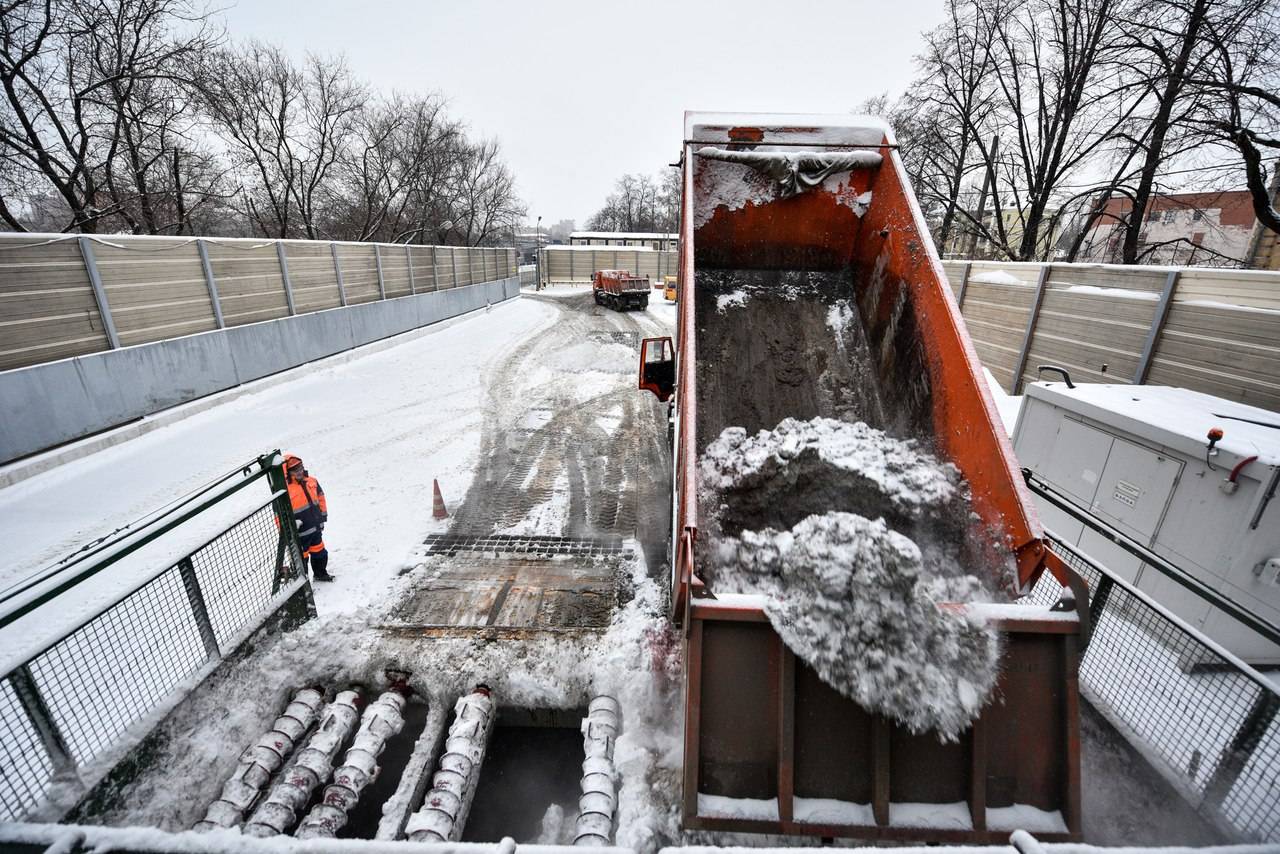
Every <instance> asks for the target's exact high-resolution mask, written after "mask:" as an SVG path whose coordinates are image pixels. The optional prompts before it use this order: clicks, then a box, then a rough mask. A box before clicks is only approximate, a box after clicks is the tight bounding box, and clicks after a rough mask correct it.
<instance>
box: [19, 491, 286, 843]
mask: <svg viewBox="0 0 1280 854" xmlns="http://www.w3.org/2000/svg"><path fill="white" fill-rule="evenodd" d="M279 544H280V532H279V528H278V527H277V525H276V521H275V512H274V510H273V507H272V505H271V504H270V503H267V504H265V505H263V506H261V507H259V508H258V509H257V510H255V511H253V512H252V513H251V514H249V515H248V516H246V517H245V518H243V519H241V520H240V521H239V522H237V523H236V524H235V525H233V526H231V527H230V528H228V529H227V530H225V531H223V532H222V533H221V534H219V535H218V536H217V537H216V538H214V539H213V540H212V541H210V542H209V543H207V544H205V545H204V546H202V547H201V548H199V549H197V550H196V551H195V552H193V553H192V554H191V555H189V556H188V557H187V558H184V559H183V560H182V561H179V562H178V563H177V564H175V565H174V566H172V567H170V568H169V569H167V570H165V571H164V572H163V573H161V574H160V575H158V576H156V577H155V578H153V579H152V580H150V581H148V582H146V583H145V584H144V585H143V586H141V587H139V588H138V589H137V590H135V591H134V592H133V593H131V594H129V595H128V596H127V597H125V598H124V599H122V600H121V601H119V602H117V603H116V604H114V605H112V606H111V607H110V608H108V609H107V610H105V611H103V612H102V613H101V614H99V615H98V616H96V617H94V618H92V619H91V620H89V621H88V622H86V623H84V624H83V625H81V626H80V627H79V628H77V629H75V630H74V631H72V632H71V633H70V634H68V635H66V636H65V637H63V638H62V639H61V640H60V641H58V642H57V643H56V644H54V645H53V646H52V647H50V648H48V649H46V650H45V651H44V652H41V653H40V654H38V655H36V656H35V657H33V658H32V659H30V660H29V661H28V662H27V663H26V666H27V668H28V670H29V671H30V674H31V677H32V682H33V683H34V687H35V689H36V690H37V691H38V692H39V697H40V699H41V700H42V701H43V704H44V707H45V709H46V710H47V713H48V717H49V719H50V720H51V722H52V724H53V726H55V727H56V728H57V731H58V732H59V733H60V734H61V736H62V739H63V740H64V741H65V743H66V747H67V751H68V752H69V754H70V759H71V761H73V762H74V763H75V764H76V765H77V766H83V765H85V764H87V763H89V762H91V761H93V760H95V759H97V758H98V757H100V756H102V754H103V753H104V751H106V750H107V749H108V748H110V747H112V746H113V745H115V744H117V743H118V742H119V740H120V738H121V736H122V735H124V734H125V732H126V731H127V730H128V729H129V728H130V727H131V726H133V725H135V724H137V723H138V722H139V721H141V720H142V719H144V718H146V717H147V716H149V715H151V714H152V713H153V712H155V710H156V708H157V707H158V706H159V705H160V704H161V703H162V702H164V701H165V700H166V698H168V697H170V696H172V695H173V693H174V691H175V690H176V689H178V688H179V687H181V686H182V684H183V682H184V681H186V680H188V679H190V678H191V677H192V676H194V675H195V674H196V673H198V672H199V671H200V670H201V668H203V667H204V666H205V665H206V664H208V663H209V662H210V661H211V660H213V659H215V658H216V657H217V656H218V654H219V649H218V648H219V647H220V646H222V645H225V644H227V643H228V642H229V641H230V640H231V639H232V638H234V637H235V636H236V635H237V634H238V633H239V632H241V631H242V630H243V629H244V628H245V627H246V626H247V625H249V624H250V623H251V622H253V621H254V620H255V618H257V619H259V620H260V619H261V618H262V617H263V616H264V615H265V612H266V611H267V609H268V607H269V606H270V605H271V604H272V603H273V601H274V598H275V592H276V589H277V585H278V584H282V583H283V582H284V581H285V580H288V579H292V578H295V577H296V574H297V572H298V571H299V570H300V569H301V561H300V560H299V558H298V556H297V554H296V551H295V550H294V549H292V548H290V549H288V550H286V551H285V552H284V556H283V563H284V565H285V571H284V572H283V573H281V574H278V568H277V555H278V554H279V553H280V552H279V548H280V545H279ZM184 573H185V574H186V579H185V583H184ZM205 621H207V622H205ZM20 672H21V670H20V669H19V671H16V672H15V674H10V675H9V676H8V677H6V678H5V679H4V680H3V681H2V682H0V728H2V729H0V744H2V747H0V757H3V760H4V763H3V767H2V768H0V820H7V819H18V818H21V817H22V816H23V815H25V814H26V813H27V812H28V811H30V810H31V809H32V808H33V807H34V806H36V805H38V804H40V803H41V801H42V800H43V799H44V797H45V796H46V794H47V793H48V790H49V786H50V783H51V780H52V775H53V769H54V765H53V760H52V758H51V757H50V756H49V754H48V751H47V750H46V748H45V746H44V742H43V741H42V740H41V738H40V734H39V731H38V730H37V729H36V727H35V725H34V723H33V721H32V718H31V715H30V714H28V711H27V710H26V709H25V708H24V706H23V704H22V702H21V701H20V699H19V695H18V693H17V688H16V687H15V686H16V683H15V681H14V680H15V679H17V678H18V676H17V674H19V673H20ZM23 684H26V683H23Z"/></svg>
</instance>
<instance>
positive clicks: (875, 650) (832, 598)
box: [716, 512, 1000, 740]
mask: <svg viewBox="0 0 1280 854" xmlns="http://www.w3.org/2000/svg"><path fill="white" fill-rule="evenodd" d="M717 552H718V553H717V555H716V559H717V564H718V566H719V568H720V569H719V572H718V578H719V581H720V582H721V589H722V590H725V588H738V591H739V592H754V593H763V594H765V595H766V596H767V597H768V598H767V603H766V605H765V609H764V610H765V614H766V615H767V616H768V617H769V621H770V623H772V625H773V627H774V629H775V630H776V631H777V632H778V635H779V636H780V637H781V638H782V640H783V642H784V643H785V644H786V645H787V647H788V648H789V649H790V650H791V651H792V652H794V653H795V654H796V655H797V656H799V657H800V658H801V659H803V660H804V661H805V662H807V663H808V664H809V666H811V667H813V669H814V670H815V671H816V672H817V674H818V676H819V677H821V679H822V680H823V681H824V682H826V683H827V684H828V685H831V686H832V687H833V688H835V689H836V690H838V691H839V692H840V693H841V694H843V695H845V696H846V697H849V698H850V699H852V700H853V701H854V702H856V703H857V704H858V705H860V706H862V707H863V708H865V709H868V710H870V711H875V712H880V713H882V714H884V715H888V716H890V717H892V718H894V719H895V720H898V721H900V722H901V723H903V724H904V725H905V726H907V727H908V728H909V729H910V730H911V731H912V732H916V733H919V732H924V731H927V730H932V731H935V732H936V733H937V734H938V736H939V737H940V738H942V739H944V740H955V739H956V738H957V737H958V736H959V735H960V733H961V732H963V731H964V730H965V729H966V728H967V727H968V726H969V725H970V723H972V721H973V720H974V719H975V718H976V717H977V716H978V713H979V711H980V710H981V708H982V706H983V705H984V703H985V702H986V700H987V698H988V697H989V696H990V694H991V691H992V690H993V688H994V686H995V682H996V678H997V676H998V674H999V658H1000V646H999V635H998V634H997V633H996V632H995V631H994V630H993V629H991V628H989V627H988V626H987V625H986V623H985V621H983V620H982V619H981V618H979V617H970V616H968V615H966V614H965V612H964V611H963V610H962V609H948V608H946V607H940V605H942V604H943V603H945V602H948V601H951V602H954V601H965V600H966V599H969V598H971V597H972V596H973V595H974V594H975V593H976V592H977V591H979V590H980V585H979V583H978V580H977V579H976V578H974V577H973V576H958V577H951V578H938V577H931V576H930V575H929V574H928V573H926V572H925V571H924V564H923V563H922V561H921V555H920V549H919V548H917V547H916V544H915V543H913V542H912V541H911V540H910V539H908V538H907V537H905V536H903V535H901V534H899V533H897V532H896V531H893V530H891V529H890V528H889V526H888V525H887V524H886V523H885V521H884V520H883V519H876V520H871V519H867V518H865V517H862V516H858V515H856V514H853V513H844V512H830V513H825V514H822V515H813V516H809V517H807V518H806V519H803V520H802V521H801V522H799V523H798V524H797V525H795V526H794V527H793V528H791V529H790V530H781V531H779V530H775V529H773V528H766V529H765V530H762V531H743V532H742V534H741V536H740V537H730V538H726V539H724V540H722V541H721V542H720V544H719V548H718V550H717ZM725 592H729V591H728V590H725Z"/></svg>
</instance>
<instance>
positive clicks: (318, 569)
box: [311, 549, 333, 581]
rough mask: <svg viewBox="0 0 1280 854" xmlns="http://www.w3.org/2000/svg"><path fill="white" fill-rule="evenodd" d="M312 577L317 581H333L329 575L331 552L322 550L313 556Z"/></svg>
mask: <svg viewBox="0 0 1280 854" xmlns="http://www.w3.org/2000/svg"><path fill="white" fill-rule="evenodd" d="M311 576H312V578H314V579H315V580H316V581H333V576H332V575H330V574H329V552H328V550H325V549H322V550H321V551H318V552H316V553H315V554H313V555H312V556H311Z"/></svg>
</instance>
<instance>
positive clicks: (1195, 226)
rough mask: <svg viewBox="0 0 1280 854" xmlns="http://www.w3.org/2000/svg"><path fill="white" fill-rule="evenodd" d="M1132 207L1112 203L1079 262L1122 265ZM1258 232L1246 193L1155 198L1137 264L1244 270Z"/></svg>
mask: <svg viewBox="0 0 1280 854" xmlns="http://www.w3.org/2000/svg"><path fill="white" fill-rule="evenodd" d="M1132 206H1133V203H1132V202H1131V201H1130V200H1129V199H1128V198H1126V197H1116V198H1112V199H1109V200H1108V201H1107V204H1106V207H1105V208H1104V209H1103V212H1102V215H1101V216H1100V217H1099V218H1098V219H1097V221H1096V222H1095V223H1094V225H1093V228H1092V229H1090V230H1089V234H1088V235H1087V236H1086V237H1085V240H1084V244H1083V246H1082V247H1081V249H1080V254H1079V255H1078V256H1077V258H1076V260H1077V261H1100V262H1104V263H1120V262H1121V260H1122V250H1123V247H1124V223H1125V220H1126V219H1127V218H1128V216H1129V212H1130V210H1132ZM1254 227H1255V218H1254V215H1253V202H1252V200H1251V198H1250V196H1249V193H1248V191H1247V190H1223V191H1220V192H1213V193H1173V194H1169V195H1159V196H1155V197H1154V198H1153V199H1152V200H1151V201H1150V203H1149V204H1148V206H1147V216H1146V219H1145V221H1144V222H1143V223H1142V230H1141V231H1140V232H1139V234H1138V262H1139V263H1142V264H1178V265H1187V266H1191V265H1196V266H1203V267H1236V266H1243V265H1244V264H1245V263H1246V261H1247V260H1248V256H1249V250H1250V243H1251V242H1252V238H1253V235H1254Z"/></svg>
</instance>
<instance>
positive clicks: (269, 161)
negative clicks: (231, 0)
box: [197, 42, 368, 239]
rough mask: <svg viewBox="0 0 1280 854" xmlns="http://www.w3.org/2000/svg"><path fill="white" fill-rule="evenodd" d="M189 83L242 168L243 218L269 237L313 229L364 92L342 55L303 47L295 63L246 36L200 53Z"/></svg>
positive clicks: (313, 234)
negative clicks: (201, 61) (305, 51)
mask: <svg viewBox="0 0 1280 854" xmlns="http://www.w3.org/2000/svg"><path fill="white" fill-rule="evenodd" d="M197 91H198V92H199V93H200V96H201V99H202V106H203V108H204V110H205V111H206V112H207V114H208V116H209V117H210V120H211V124H212V127H213V130H214V131H215V132H216V133H218V134H219V135H220V136H221V137H223V139H224V140H225V142H226V144H227V148H228V151H229V154H230V156H231V158H232V161H233V163H234V165H235V166H236V167H237V169H238V171H239V172H240V174H241V176H242V179H243V185H242V186H243V189H242V199H243V203H244V206H245V210H246V214H247V215H248V216H249V218H250V219H251V220H252V221H253V222H254V223H255V224H256V225H257V227H258V228H259V229H260V230H261V231H262V233H264V234H269V235H272V236H275V237H290V236H294V235H301V236H304V237H307V238H310V239H316V238H318V237H320V236H321V234H320V224H321V220H322V215H323V210H322V209H323V207H324V205H325V204H326V202H328V201H330V200H331V195H330V194H331V193H332V191H333V188H332V186H331V184H330V178H331V177H332V176H333V174H334V172H335V171H336V164H337V163H338V160H339V158H340V157H341V156H342V153H343V151H344V149H345V147H346V145H347V144H348V142H349V141H350V139H351V137H352V134H353V133H354V132H355V128H356V123H357V120H358V115H359V112H360V110H361V107H362V105H363V104H364V102H365V100H366V99H367V97H368V93H367V91H366V90H365V88H364V87H363V86H362V85H361V84H359V83H358V82H356V80H355V79H354V77H353V76H352V74H351V72H350V70H349V69H348V68H347V65H346V63H345V62H343V61H342V60H341V59H336V58H322V57H319V56H315V55H308V56H307V59H306V62H305V64H304V66H303V67H302V68H298V67H296V66H295V65H294V64H293V63H292V62H291V61H290V60H289V58H288V57H287V56H286V55H285V54H284V52H283V51H282V50H281V49H280V48H278V47H274V46H271V45H266V44H262V43H259V42H250V43H249V44H247V45H245V46H244V47H243V48H240V49H238V50H229V51H219V52H217V53H216V54H214V55H212V56H210V57H208V58H207V60H206V62H205V65H204V67H203V68H202V69H201V73H200V75H199V77H198V79H197Z"/></svg>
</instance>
